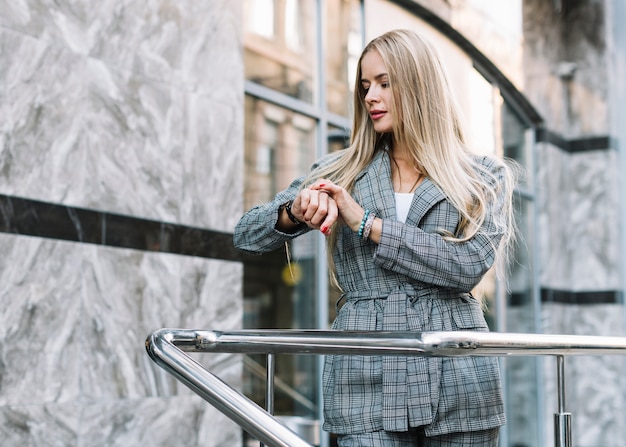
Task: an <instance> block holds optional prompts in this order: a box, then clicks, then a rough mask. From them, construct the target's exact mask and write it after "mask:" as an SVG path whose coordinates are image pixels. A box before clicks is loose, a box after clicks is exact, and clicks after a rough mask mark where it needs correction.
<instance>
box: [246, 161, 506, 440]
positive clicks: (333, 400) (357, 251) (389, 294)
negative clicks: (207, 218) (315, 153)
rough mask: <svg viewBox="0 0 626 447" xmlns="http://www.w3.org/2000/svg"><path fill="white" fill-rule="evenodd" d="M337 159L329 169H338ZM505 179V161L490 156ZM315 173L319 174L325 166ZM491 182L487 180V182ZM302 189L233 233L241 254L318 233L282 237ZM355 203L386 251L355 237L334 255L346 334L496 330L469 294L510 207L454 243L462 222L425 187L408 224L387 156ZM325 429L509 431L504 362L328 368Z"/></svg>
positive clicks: (366, 176)
mask: <svg viewBox="0 0 626 447" xmlns="http://www.w3.org/2000/svg"><path fill="white" fill-rule="evenodd" d="M335 156H336V155H329V156H327V157H326V158H324V159H322V160H321V161H320V162H319V163H321V164H325V163H329V162H330V161H331V160H332V159H333V158H334V157H335ZM477 160H478V161H479V162H480V163H482V164H483V165H484V166H485V167H486V168H487V169H488V170H489V171H490V172H492V173H493V174H494V175H495V176H496V178H499V177H500V176H501V172H502V171H501V162H499V161H498V160H495V159H492V158H489V157H479V158H477ZM314 168H315V166H314ZM486 180H487V181H488V179H486ZM302 181H303V178H299V179H297V180H295V181H294V182H293V183H292V184H291V185H290V186H289V188H287V189H286V190H284V191H282V192H280V193H279V194H277V195H276V197H275V198H274V199H273V200H272V201H271V202H270V203H266V204H262V205H259V206H256V207H254V208H252V209H251V210H250V211H248V212H247V213H246V214H245V215H244V216H243V217H242V218H241V220H240V221H239V223H238V224H237V226H236V228H235V232H234V243H235V246H236V247H237V248H238V249H240V250H242V251H246V252H250V253H262V252H266V251H271V250H274V249H277V248H281V247H282V246H283V243H284V242H285V241H287V240H290V239H292V238H294V237H297V236H299V235H300V234H302V233H304V232H306V231H309V229H308V228H305V229H302V230H301V231H300V232H298V233H295V234H285V233H282V232H280V231H278V230H276V229H275V228H274V224H275V222H276V220H277V218H278V207H279V206H280V205H281V204H282V203H284V202H286V201H288V200H291V199H293V198H294V197H295V196H296V194H297V191H298V188H299V187H300V185H301V184H302ZM353 197H354V198H355V199H356V200H357V202H358V203H360V204H361V206H363V207H364V208H367V209H369V210H371V211H373V212H374V213H376V215H377V216H378V217H381V218H382V219H383V229H382V235H381V240H380V243H379V244H378V245H377V244H374V243H372V242H364V241H362V240H361V238H359V237H358V235H357V234H356V233H354V232H353V231H351V230H350V229H349V228H347V227H346V226H342V227H340V228H337V229H335V231H339V232H340V233H339V235H338V241H337V247H336V249H335V250H334V253H333V256H334V260H335V265H336V268H337V278H338V280H339V283H340V285H341V287H342V290H343V291H344V293H343V295H342V299H341V300H340V301H341V302H342V303H343V305H342V306H341V308H340V310H339V312H338V315H337V318H336V320H335V321H334V323H333V325H332V329H336V330H359V331H363V330H365V331H416V332H422V331H454V330H475V331H487V330H488V328H487V324H486V322H485V319H484V317H483V313H482V310H481V308H480V304H479V302H478V301H477V300H476V299H475V298H473V297H472V296H471V294H470V293H469V292H470V291H471V290H472V289H473V288H474V287H475V286H476V285H477V284H478V282H479V281H480V279H481V278H482V277H483V275H484V274H485V273H486V272H487V270H488V269H489V268H490V267H491V265H492V264H493V262H494V258H495V247H496V246H497V245H498V243H499V241H500V238H501V236H502V234H501V233H500V232H499V231H498V229H497V226H496V225H495V219H498V218H499V216H500V213H499V211H500V210H499V208H500V205H501V203H493V204H491V208H490V212H489V214H488V216H487V219H486V220H485V222H484V224H483V226H482V228H481V231H480V232H479V233H478V234H477V235H476V236H475V237H473V238H472V239H471V240H469V241H467V242H463V243H450V242H446V241H444V240H443V238H442V237H441V236H440V235H439V233H438V230H441V229H445V230H448V231H450V232H452V233H454V232H455V229H456V227H457V224H458V222H459V214H458V212H457V211H456V210H455V209H454V207H453V206H452V205H451V204H450V203H449V202H448V201H447V200H446V198H445V196H444V194H443V193H442V192H441V190H440V189H439V188H438V187H437V186H436V185H435V184H434V183H433V182H431V181H430V179H428V178H426V179H425V180H424V181H423V182H422V184H421V185H420V186H419V188H418V189H417V191H416V192H415V197H414V199H413V203H412V205H411V209H410V211H409V214H408V217H407V220H406V223H401V222H399V221H397V220H396V208H395V197H394V191H393V185H392V181H391V168H390V162H389V156H388V154H387V152H386V151H383V150H381V151H379V152H378V153H377V154H376V156H375V158H374V160H373V161H372V163H371V164H370V165H369V166H368V167H367V168H366V169H365V170H364V171H363V172H362V173H361V174H360V175H359V176H358V178H357V181H356V183H355V187H354V191H353ZM323 387H324V429H325V430H327V431H330V432H333V433H337V434H350V433H363V432H370V431H378V430H383V429H384V430H389V431H406V430H408V429H409V427H420V426H423V427H424V428H425V431H426V435H427V436H434V435H439V434H445V433H453V432H460V431H477V430H486V429H489V428H494V427H498V426H500V425H503V424H504V423H505V415H504V408H503V403H502V394H501V388H500V377H499V368H498V360H497V359H495V358H490V357H458V358H427V357H398V356H342V355H329V356H327V357H326V363H325V368H324V383H323Z"/></svg>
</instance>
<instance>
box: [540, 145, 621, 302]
mask: <svg viewBox="0 0 626 447" xmlns="http://www.w3.org/2000/svg"><path fill="white" fill-rule="evenodd" d="M538 158H539V160H538V163H537V165H538V171H539V172H538V186H539V190H538V222H539V235H538V238H539V240H538V248H539V253H540V265H541V266H542V269H541V272H540V281H541V285H542V286H543V287H548V288H552V289H560V290H570V291H580V290H582V291H587V290H590V291H602V290H618V289H619V288H620V284H621V278H620V272H619V241H620V235H619V228H620V226H619V225H618V222H619V208H618V201H619V195H618V191H619V188H618V184H617V180H618V177H617V173H616V167H617V166H618V163H617V153H616V152H615V151H591V152H583V153H577V154H568V153H565V152H563V151H561V150H560V149H557V148H555V147H552V146H550V145H547V144H542V145H541V146H540V148H539V151H538Z"/></svg>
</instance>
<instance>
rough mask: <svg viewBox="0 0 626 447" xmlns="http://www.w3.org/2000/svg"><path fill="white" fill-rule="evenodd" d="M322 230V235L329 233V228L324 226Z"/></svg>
mask: <svg viewBox="0 0 626 447" xmlns="http://www.w3.org/2000/svg"><path fill="white" fill-rule="evenodd" d="M320 230H322V233H324V234H326V232H327V231H328V227H327V226H326V225H324V226H323V227H322V228H320Z"/></svg>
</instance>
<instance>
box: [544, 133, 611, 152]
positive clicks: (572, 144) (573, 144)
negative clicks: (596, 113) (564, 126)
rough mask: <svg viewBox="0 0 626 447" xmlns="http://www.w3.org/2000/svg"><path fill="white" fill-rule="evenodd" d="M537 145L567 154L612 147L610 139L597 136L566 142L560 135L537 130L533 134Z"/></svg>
mask: <svg viewBox="0 0 626 447" xmlns="http://www.w3.org/2000/svg"><path fill="white" fill-rule="evenodd" d="M535 141H536V142H537V143H550V144H552V145H553V146H556V147H558V148H559V149H561V150H563V151H565V152H569V153H577V152H589V151H604V150H607V149H611V148H612V147H613V144H612V140H611V137H609V136H597V137H587V138H576V139H572V140H566V139H565V138H563V137H562V136H561V135H559V134H557V133H555V132H552V131H549V130H548V129H537V130H536V133H535Z"/></svg>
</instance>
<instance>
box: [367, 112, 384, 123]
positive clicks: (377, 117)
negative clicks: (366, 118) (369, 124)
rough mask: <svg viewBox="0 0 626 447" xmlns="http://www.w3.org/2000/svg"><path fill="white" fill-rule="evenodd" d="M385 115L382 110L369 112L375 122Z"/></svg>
mask: <svg viewBox="0 0 626 447" xmlns="http://www.w3.org/2000/svg"><path fill="white" fill-rule="evenodd" d="M385 113H387V112H385V111H383V110H373V111H371V112H370V116H371V117H372V119H373V120H374V121H376V120H377V119H380V118H382V117H383V116H384V115H385Z"/></svg>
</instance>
